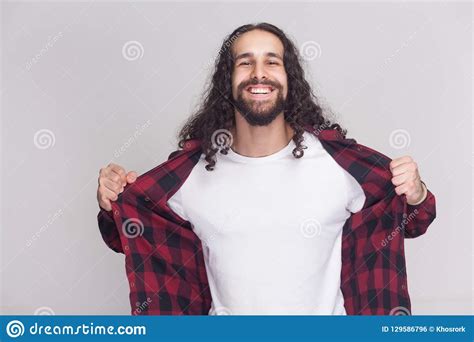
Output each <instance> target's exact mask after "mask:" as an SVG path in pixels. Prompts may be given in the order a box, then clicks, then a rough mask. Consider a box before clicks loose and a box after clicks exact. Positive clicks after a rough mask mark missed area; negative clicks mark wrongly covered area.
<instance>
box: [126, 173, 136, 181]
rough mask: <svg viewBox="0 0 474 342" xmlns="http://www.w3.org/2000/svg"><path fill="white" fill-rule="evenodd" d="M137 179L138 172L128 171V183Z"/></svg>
mask: <svg viewBox="0 0 474 342" xmlns="http://www.w3.org/2000/svg"><path fill="white" fill-rule="evenodd" d="M136 180H137V173H136V172H135V171H130V172H129V173H127V183H133V182H135V181H136Z"/></svg>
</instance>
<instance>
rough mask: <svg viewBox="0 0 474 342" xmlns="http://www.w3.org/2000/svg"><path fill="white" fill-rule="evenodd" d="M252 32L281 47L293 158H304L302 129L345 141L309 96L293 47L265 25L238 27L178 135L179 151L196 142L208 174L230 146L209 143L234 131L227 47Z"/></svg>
mask: <svg viewBox="0 0 474 342" xmlns="http://www.w3.org/2000/svg"><path fill="white" fill-rule="evenodd" d="M252 30H263V31H267V32H270V33H273V34H274V35H276V36H277V37H278V38H279V39H280V41H281V42H282V43H283V48H284V55H283V64H284V67H285V71H286V73H287V77H288V94H287V98H286V106H285V109H284V111H283V112H284V118H285V121H286V122H287V123H288V124H289V125H290V126H291V128H292V129H293V130H294V135H293V141H294V142H295V145H296V147H295V149H294V150H293V155H294V156H295V158H301V157H302V156H303V155H304V151H303V149H305V148H306V146H304V145H302V141H303V133H304V131H305V129H304V127H305V126H308V125H311V126H312V127H313V128H314V129H315V130H322V129H327V128H329V129H336V130H337V131H338V132H339V133H340V134H341V135H342V137H344V138H345V136H346V133H347V130H345V129H343V128H341V126H340V125H339V124H337V123H332V122H331V120H329V119H327V118H326V117H325V115H323V109H322V108H321V106H320V105H319V101H318V99H317V98H316V96H315V95H314V94H313V91H312V90H311V87H310V85H309V84H308V82H307V81H306V79H305V76H304V70H303V68H302V66H301V57H300V54H299V52H298V49H297V48H296V47H295V44H294V43H293V42H292V41H291V40H290V39H289V38H288V37H287V36H286V34H285V33H284V32H283V31H282V30H281V29H279V28H278V27H276V26H274V25H272V24H269V23H258V24H247V25H243V26H240V27H238V28H237V29H235V30H234V32H232V33H231V34H230V35H228V36H227V37H226V38H225V39H224V41H223V43H222V47H221V49H220V51H219V55H218V57H217V58H216V61H215V65H214V73H213V75H212V81H211V82H210V84H209V85H208V86H207V89H206V91H205V93H204V100H203V102H202V104H201V105H200V107H199V109H198V110H197V112H196V113H195V114H193V115H192V116H191V117H190V118H189V119H188V120H187V122H186V123H185V125H184V126H183V127H182V128H181V130H180V131H179V133H178V139H179V143H178V145H179V147H180V148H183V147H184V145H185V143H186V140H189V139H199V141H200V142H201V147H202V149H203V153H204V154H205V160H206V161H207V162H208V164H207V165H206V169H207V170H208V171H212V170H213V169H214V166H215V164H216V157H215V154H216V153H217V152H219V151H220V152H221V153H223V154H227V151H228V149H229V148H230V145H229V144H228V145H227V146H224V148H221V147H220V146H217V145H216V143H215V142H213V141H212V140H213V139H215V133H216V132H218V131H220V130H227V131H229V129H230V128H233V127H235V100H234V98H233V96H232V72H233V68H234V58H233V55H232V51H231V47H232V44H233V42H234V41H235V40H236V39H237V38H238V37H239V36H240V35H242V34H244V33H246V32H249V31H252Z"/></svg>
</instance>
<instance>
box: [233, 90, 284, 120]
mask: <svg viewBox="0 0 474 342" xmlns="http://www.w3.org/2000/svg"><path fill="white" fill-rule="evenodd" d="M252 84H267V85H271V86H272V87H273V88H274V91H277V92H278V93H277V97H276V99H268V100H253V99H244V97H243V94H244V92H245V91H246V90H245V88H247V87H248V86H249V85H252ZM234 105H235V107H236V109H237V110H238V111H239V112H240V113H241V114H242V116H243V117H244V118H245V120H246V121H247V122H248V124H249V125H251V126H267V125H269V124H270V123H271V122H272V121H273V120H275V118H276V117H277V116H278V115H279V114H280V113H281V112H283V111H284V109H285V107H286V99H285V98H283V94H282V86H281V85H280V84H279V83H276V82H272V81H262V82H258V81H247V82H242V83H241V84H240V85H239V87H238V88H237V99H234Z"/></svg>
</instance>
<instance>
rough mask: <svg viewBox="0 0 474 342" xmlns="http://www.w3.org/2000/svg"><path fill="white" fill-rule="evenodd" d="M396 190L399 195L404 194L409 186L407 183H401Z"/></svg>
mask: <svg viewBox="0 0 474 342" xmlns="http://www.w3.org/2000/svg"><path fill="white" fill-rule="evenodd" d="M395 192H396V193H397V195H403V194H404V193H406V192H407V186H406V184H402V185H399V186H397V187H396V188H395Z"/></svg>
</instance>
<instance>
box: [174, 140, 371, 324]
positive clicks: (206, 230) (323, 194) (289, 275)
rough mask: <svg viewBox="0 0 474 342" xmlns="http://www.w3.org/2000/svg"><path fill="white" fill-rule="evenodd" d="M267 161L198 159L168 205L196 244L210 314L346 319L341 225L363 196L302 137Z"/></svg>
mask: <svg viewBox="0 0 474 342" xmlns="http://www.w3.org/2000/svg"><path fill="white" fill-rule="evenodd" d="M303 137H304V142H303V144H304V145H306V146H307V147H308V148H307V149H305V150H304V156H303V157H302V158H300V159H296V158H295V157H294V156H293V154H292V150H293V149H294V147H295V144H294V142H293V140H291V141H290V143H289V144H288V145H287V146H286V147H284V148H283V149H281V150H280V151H278V152H276V153H274V154H271V155H269V156H265V157H258V158H255V157H246V156H242V155H240V154H237V153H236V152H234V151H233V150H232V149H230V150H229V153H228V154H227V155H222V154H220V153H217V155H216V156H217V163H216V166H215V169H214V170H213V171H207V170H206V169H205V165H206V164H207V162H206V161H205V160H204V154H202V155H201V159H200V160H199V161H198V164H197V165H196V166H195V167H194V168H193V170H192V171H191V174H190V175H189V177H188V178H187V179H186V181H185V182H184V184H183V185H182V186H181V187H180V189H178V191H177V192H176V193H175V194H174V195H173V196H172V197H171V198H170V199H169V200H168V205H169V207H170V208H171V209H172V210H173V211H174V212H175V213H176V214H178V215H179V216H181V217H182V218H183V219H184V220H187V221H189V222H191V224H192V227H193V230H194V232H195V233H196V235H197V236H198V237H199V238H200V239H201V241H202V244H203V255H204V260H205V266H206V271H207V276H208V281H209V286H210V292H211V296H212V305H211V310H210V311H209V314H210V315H212V314H214V315H216V314H231V315H345V314H346V311H345V309H344V298H343V296H342V292H341V289H340V277H341V247H342V240H341V238H342V227H343V225H344V223H345V221H346V220H347V218H348V217H349V216H350V212H357V211H359V210H360V209H361V208H362V206H363V204H364V202H365V194H364V192H363V190H362V188H361V186H360V185H359V183H357V181H356V180H355V179H354V178H353V177H352V176H351V175H350V174H349V173H348V172H347V171H346V170H344V169H343V168H342V167H341V166H340V165H338V164H337V162H336V161H335V160H334V159H333V158H332V157H331V155H329V154H328V152H327V151H326V150H325V149H324V148H323V147H322V145H321V142H320V141H319V139H318V138H317V137H316V136H314V135H313V134H311V133H309V132H305V133H304V135H303Z"/></svg>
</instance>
